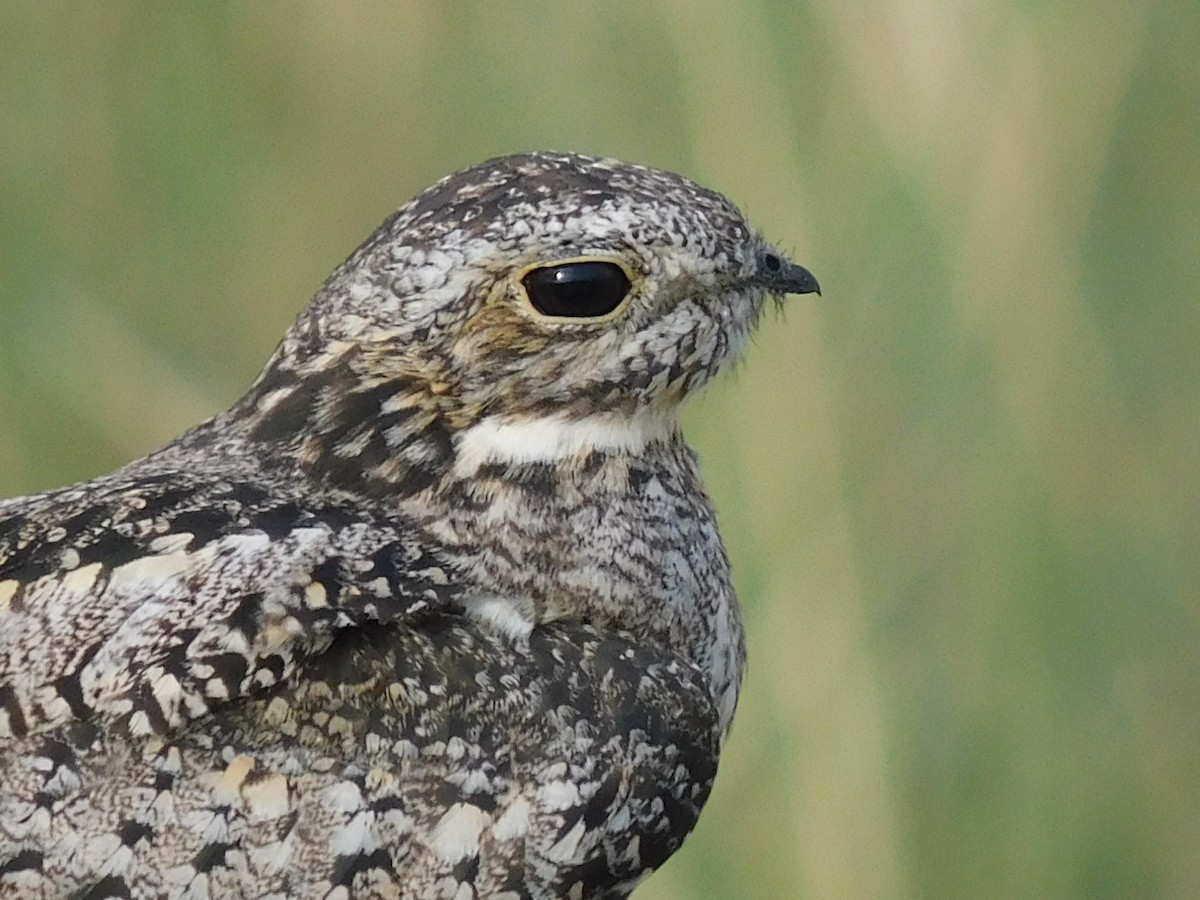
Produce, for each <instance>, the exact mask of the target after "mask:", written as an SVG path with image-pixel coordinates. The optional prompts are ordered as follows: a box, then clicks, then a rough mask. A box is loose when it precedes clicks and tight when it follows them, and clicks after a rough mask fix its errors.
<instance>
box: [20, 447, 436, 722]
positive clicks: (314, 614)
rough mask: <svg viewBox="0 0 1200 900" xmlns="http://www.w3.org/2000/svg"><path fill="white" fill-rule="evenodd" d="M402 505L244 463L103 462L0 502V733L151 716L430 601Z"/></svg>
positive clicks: (423, 558) (239, 691)
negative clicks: (315, 488) (316, 492)
mask: <svg viewBox="0 0 1200 900" xmlns="http://www.w3.org/2000/svg"><path fill="white" fill-rule="evenodd" d="M448 582H449V578H448V576H447V573H446V570H445V568H444V567H443V564H442V560H441V559H440V558H439V555H438V553H437V549H436V548H435V547H431V546H430V544H429V543H428V540H427V539H425V538H423V537H422V536H421V535H420V534H419V533H418V531H417V529H415V528H413V527H411V525H409V524H408V523H406V522H405V521H404V520H402V519H399V518H396V517H391V516H388V515H383V514H381V513H380V512H379V511H377V510H366V509H363V508H361V507H360V506H355V505H353V504H349V503H344V502H339V501H337V500H336V499H333V498H329V497H323V498H319V497H314V496H305V495H304V494H303V493H301V492H292V491H287V490H280V489H279V488H278V486H272V485H271V484H269V483H264V482H263V480H261V479H257V478H254V477H240V478H233V477H215V476H213V475H210V474H206V473H204V472H192V473H189V472H188V471H186V470H183V469H179V470H173V471H154V470H151V471H148V472H139V471H137V470H133V471H130V472H119V473H116V474H114V475H113V476H109V477H107V478H105V479H100V480H97V481H94V482H89V483H86V484H83V485H79V486H75V487H71V488H66V489H63V490H59V491H54V492H51V493H47V494H40V495H35V496H31V497H25V498H17V499H16V500H13V501H8V502H7V503H6V504H4V505H3V506H0V650H2V651H3V652H0V735H3V734H9V735H17V736H19V735H21V734H24V733H26V732H29V731H37V730H44V729H45V728H48V727H53V726H54V725H56V724H59V723H62V722H65V721H69V720H72V719H82V718H86V719H92V720H97V721H99V722H112V723H115V724H116V725H117V726H118V727H119V728H120V729H122V730H125V731H128V732H129V733H131V734H145V733H152V732H158V733H161V732H165V731H168V730H170V729H172V728H174V727H176V726H178V725H181V724H183V723H185V722H187V721H191V720H194V719H196V718H197V717H199V716H201V715H204V714H205V713H206V712H207V711H208V710H209V708H210V707H211V706H212V705H214V704H219V703H221V702H224V701H228V700H231V699H233V698H236V697H240V696H244V695H246V694H249V693H253V692H255V691H256V690H261V689H266V688H270V687H271V686H273V685H275V684H277V683H279V682H281V681H282V680H284V679H285V678H287V677H288V676H289V675H290V674H291V672H292V671H293V670H294V669H295V667H296V665H297V664H298V663H299V662H300V661H301V660H302V659H304V658H305V657H306V656H308V655H310V654H313V653H318V652H320V651H321V649H323V647H324V646H326V645H327V644H328V642H329V641H330V640H331V639H332V637H333V635H334V634H335V633H336V632H337V631H338V630H339V629H341V628H344V627H348V626H352V625H354V624H358V623H361V622H366V621H387V620H394V619H398V618H402V617H404V616H406V615H411V614H414V613H417V612H419V611H420V610H422V609H427V608H437V607H439V606H440V605H442V604H444V603H445V602H446V597H447V592H448V587H447V585H448Z"/></svg>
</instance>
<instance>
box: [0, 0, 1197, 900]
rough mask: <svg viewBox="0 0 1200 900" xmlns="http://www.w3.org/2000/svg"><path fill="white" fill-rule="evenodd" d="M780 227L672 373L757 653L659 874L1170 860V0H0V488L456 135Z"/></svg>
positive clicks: (272, 333) (1118, 870)
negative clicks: (575, 153)
mask: <svg viewBox="0 0 1200 900" xmlns="http://www.w3.org/2000/svg"><path fill="white" fill-rule="evenodd" d="M535 147H547V148H562V149H575V150H581V151H587V152H593V153H602V154H612V155H616V156H620V157H623V158H627V159H630V160H635V161H640V162H645V163H650V164H653V165H658V166H662V167H666V168H670V169H674V170H677V171H681V172H683V173H686V174H688V175H690V176H692V177H694V178H696V179H698V180H700V181H701V182H703V183H704V184H706V185H709V186H712V187H715V188H717V189H719V190H722V191H724V192H725V193H727V194H729V195H730V196H731V197H733V198H734V199H735V200H736V201H737V202H738V203H739V204H741V205H742V206H743V208H744V209H745V210H746V211H747V212H748V213H749V214H750V216H751V217H752V219H753V220H754V221H755V222H756V223H757V224H758V226H759V227H760V228H761V229H762V230H763V231H764V232H765V233H766V234H767V235H768V236H769V237H770V238H772V239H773V240H775V241H777V242H778V243H779V244H780V245H781V246H782V247H784V248H785V249H787V250H790V251H793V252H794V254H795V256H796V258H797V259H798V260H799V261H801V262H803V263H805V264H806V265H808V266H810V267H811V268H812V270H813V271H814V272H815V273H816V274H817V275H818V277H819V278H820V280H821V284H822V285H823V287H824V289H825V295H824V297H822V298H815V297H803V298H794V299H792V300H790V301H789V302H788V305H787V308H786V309H785V311H784V313H783V314H782V316H780V317H778V319H774V318H772V320H770V321H767V322H766V323H765V326H764V328H763V329H762V331H761V334H760V336H759V338H758V340H757V341H756V343H755V345H754V346H753V347H752V348H751V351H750V353H749V354H748V358H747V360H746V362H745V364H744V365H742V366H740V367H739V368H738V370H737V372H736V373H735V374H734V375H732V376H729V377H726V378H725V379H724V380H723V381H722V382H721V383H720V384H719V385H718V386H716V387H715V388H714V389H713V390H712V391H710V392H709V393H708V394H707V395H706V396H704V397H703V398H701V399H700V400H699V401H698V402H696V403H695V404H694V405H693V406H692V408H691V409H690V411H689V415H688V425H689V428H690V433H691V435H692V437H693V439H694V442H695V443H696V444H697V446H698V447H699V449H700V451H701V454H702V457H703V460H704V463H705V466H706V470H707V473H708V476H709V481H710V485H711V489H712V492H713V494H714V496H715V499H716V502H717V506H718V509H719V511H720V514H721V519H722V523H723V527H724V530H725V534H726V537H727V540H728V543H729V546H730V551H731V554H732V556H733V559H734V563H735V566H736V574H737V578H738V581H739V586H740V591H741V595H742V598H743V600H744V602H745V606H746V615H747V620H748V626H749V631H750V649H751V653H752V661H751V670H750V675H749V680H748V682H747V684H746V689H745V693H744V695H743V703H742V708H741V711H740V715H739V719H738V722H737V725H736V728H735V731H734V734H733V736H732V738H731V740H730V743H729V745H728V748H727V752H726V755H725V758H724V759H723V760H722V772H721V777H720V778H719V780H718V784H717V788H716V790H715V792H714V795H713V798H712V801H711V804H710V806H709V808H708V810H707V812H706V814H705V817H704V818H703V820H702V822H701V824H700V826H699V828H698V829H697V831H696V834H695V835H694V836H693V838H692V839H691V840H690V841H689V843H688V844H687V846H686V847H685V849H684V850H683V851H682V852H681V853H680V854H679V855H678V856H677V857H676V858H675V859H674V860H672V861H671V862H670V863H669V864H668V865H667V866H666V867H665V868H664V869H663V871H662V872H661V873H660V874H658V875H656V876H655V877H654V878H652V879H651V880H650V881H649V882H648V883H647V885H646V886H645V887H644V888H643V889H642V890H641V891H640V893H639V894H638V896H639V897H640V898H642V900H666V898H687V900H692V898H695V900H700V898H731V897H745V898H793V897H795V898H807V897H815V898H826V897H830V898H841V897H846V898H886V897H1151V896H1162V897H1181V898H1183V897H1196V896H1200V621H1198V617H1200V602H1198V601H1200V587H1198V586H1200V571H1198V569H1200V564H1198V559H1200V556H1198V553H1197V550H1198V549H1200V548H1198V546H1197V544H1198V538H1200V520H1198V515H1197V514H1198V512H1200V466H1198V465H1197V459H1196V456H1197V444H1198V438H1200V303H1198V300H1200V4H1197V3H1196V0H1162V2H1156V0H1140V2H1138V0H1133V2H1120V0H1109V2H1101V3H1082V2H1070V0H1051V2H1044V3H1031V2H1016V0H1010V2H998V0H974V2H970V3H953V2H951V3H944V4H937V3H932V2H929V0H904V2H894V3H890V4H886V5H884V4H869V3H863V2H856V0H814V2H811V3H807V4H796V3H785V2H753V3H752V2H747V3H717V2H712V3H703V2H684V0H678V2H644V0H643V2H638V3H632V2H612V3H605V4H599V3H589V4H583V3H573V2H572V3H561V4H549V3H545V4H534V3H524V2H509V3H475V4H470V3H437V2H427V3H394V4H390V5H385V4H371V5H351V4H349V3H340V4H333V3H328V4H318V3H296V2H287V3H283V2H271V3H247V4H236V5H235V4H224V3H207V4H205V5H203V6H200V5H197V6H187V5H181V4H174V3H163V4H157V3H155V4H151V3H144V4H128V3H104V4H101V3H87V4H84V3H80V4H77V5H62V4H56V3H33V2H25V3H11V4H5V5H4V6H3V7H0V385H2V389H0V495H9V494H16V493H22V492H30V491H37V490H42V489H45V488H49V487H52V486H55V485H59V484H62V483H64V482H68V481H72V480H78V479H83V478H87V477H89V476H92V475H96V474H98V473H101V472H103V471H105V470H108V469H110V468H112V467H114V466H116V465H118V464H119V463H121V462H123V461H125V460H128V459H130V458H132V457H134V456H136V455H138V454H141V453H143V452H145V451H147V450H150V449H151V448H153V447H154V446H156V445H157V444H159V443H160V442H162V441H164V440H166V439H168V438H169V437H171V436H172V435H174V434H176V433H177V432H179V431H180V430H181V429H183V428H184V427H185V426H187V425H189V424H191V423H193V422H195V421H197V420H199V419H201V418H203V417H206V416H207V415H209V414H211V413H213V412H215V411H216V410H218V409H220V408H222V407H223V406H225V405H227V404H229V403H230V402H232V401H233V400H234V399H235V398H236V397H237V396H238V395H239V392H240V391H241V390H243V389H244V388H245V387H246V386H247V385H248V383H249V382H250V381H251V380H252V378H253V377H254V375H255V374H256V372H257V370H258V367H259V366H260V365H261V364H262V362H264V361H265V359H266V357H267V356H268V354H269V353H270V352H271V350H272V348H273V346H274V344H275V341H276V340H277V339H278V338H279V336H280V335H281V334H282V332H283V330H284V328H285V327H286V326H287V324H288V323H289V321H290V320H291V319H292V317H293V316H294V315H295V314H296V312H297V311H298V310H299V309H300V307H301V306H302V304H303V303H304V301H305V300H306V299H307V297H308V296H309V295H310V294H311V293H312V292H313V291H314V290H315V289H316V288H317V286H318V285H319V284H320V283H321V281H322V280H323V279H324V277H325V276H326V275H327V274H328V273H329V272H330V271H331V270H332V268H333V267H334V266H335V265H336V264H337V263H339V262H340V261H341V260H342V259H343V257H344V256H345V255H347V254H348V252H349V251H350V250H352V249H353V248H354V247H355V246H356V245H357V244H358V242H359V241H360V240H361V239H362V238H364V237H365V236H366V235H367V234H368V233H369V232H370V231H371V230H373V228H374V227H375V226H376V225H377V224H378V223H379V222H380V221H381V220H382V219H383V218H384V217H385V216H386V215H387V214H388V213H389V212H390V211H391V210H392V209H393V208H394V207H395V206H397V205H398V204H399V203H400V202H402V201H403V200H405V199H406V198H408V197H409V196H411V195H412V194H413V193H415V192H416V191H417V190H419V189H420V188H422V187H424V186H425V185H426V184H428V183H429V182H431V181H433V180H434V179H435V178H437V177H439V176H441V175H443V174H446V173H448V172H450V171H451V170H454V169H457V168H460V167H462V166H465V165H468V164H470V163H473V162H477V161H479V160H482V159H484V158H487V157H490V156H495V155H498V154H501V153H506V152H510V151H516V150H523V149H529V148H535Z"/></svg>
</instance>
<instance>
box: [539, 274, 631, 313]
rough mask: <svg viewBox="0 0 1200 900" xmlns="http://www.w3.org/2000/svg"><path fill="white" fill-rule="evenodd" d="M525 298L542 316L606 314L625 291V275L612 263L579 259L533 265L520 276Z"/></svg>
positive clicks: (622, 298)
mask: <svg viewBox="0 0 1200 900" xmlns="http://www.w3.org/2000/svg"><path fill="white" fill-rule="evenodd" d="M521 283H522V284H524V285H525V291H526V293H528V294H529V302H530V303H532V304H533V308H534V309H536V310H537V311H538V312H540V313H541V314H542V315H545V316H555V317H558V318H566V319H590V318H595V317H597V316H606V315H608V314H609V313H610V312H612V311H613V310H614V309H616V308H617V307H618V306H620V305H621V301H622V300H624V299H625V295H626V294H628V293H629V278H628V277H627V276H626V275H625V270H624V269H622V268H621V267H620V266H618V265H617V264H616V263H610V262H598V261H583V262H568V263H559V264H558V265H553V266H543V267H542V268H540V269H534V270H533V271H532V272H530V273H529V274H527V275H526V276H525V277H524V278H522V279H521Z"/></svg>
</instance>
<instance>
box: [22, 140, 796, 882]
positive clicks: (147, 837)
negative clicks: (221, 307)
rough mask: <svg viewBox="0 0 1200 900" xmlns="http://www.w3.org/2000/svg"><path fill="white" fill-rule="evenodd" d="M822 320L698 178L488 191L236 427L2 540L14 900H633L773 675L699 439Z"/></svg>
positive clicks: (456, 214) (299, 336) (309, 333)
mask: <svg viewBox="0 0 1200 900" xmlns="http://www.w3.org/2000/svg"><path fill="white" fill-rule="evenodd" d="M816 290H817V283H816V281H815V280H814V279H813V277H812V276H811V275H810V274H809V273H808V272H807V271H806V270H805V269H803V268H801V267H799V266H797V265H795V264H793V263H791V262H789V261H788V260H787V259H786V258H785V257H784V256H783V255H782V254H780V253H779V251H777V250H775V249H773V248H772V247H771V246H769V245H768V244H766V243H765V242H764V241H763V240H762V239H761V238H760V237H759V236H758V235H757V234H756V233H755V232H754V231H753V230H752V229H751V228H750V227H749V226H748V225H747V224H746V222H745V220H744V219H743V217H742V216H741V214H740V213H739V212H738V210H737V209H736V208H735V207H734V206H733V205H732V204H731V203H730V202H729V201H728V200H726V199H725V198H724V197H722V196H720V195H719V194H716V193H713V192H711V191H708V190H705V189H703V188H701V187H699V186H697V185H695V184H693V183H692V182H690V181H687V180H685V179H683V178H681V177H679V176H677V175H672V174H669V173H666V172H660V171H655V170H652V169H647V168H643V167H639V166H631V165H626V164H624V163H620V162H616V161H614V160H604V159H593V158H589V157H584V156H575V155H570V154H558V153H529V154H524V155H519V156H510V157H505V158H502V159H497V160H493V161H491V162H487V163H484V164H482V165H480V166H477V167H475V168H473V169H468V170H466V171H464V172H460V173H459V174H457V175H452V176H450V177H449V178H446V179H444V180H443V181H441V182H439V183H437V184H435V185H434V186H433V187H431V188H429V189H428V190H426V191H425V192H424V193H422V194H420V195H419V196H418V197H416V199H414V200H413V201H411V202H410V203H409V204H408V205H406V206H404V207H403V208H402V209H400V211H399V212H397V213H396V214H395V215H393V216H392V217H391V218H390V219H388V220H387V221H386V222H385V223H384V224H383V226H382V227H381V228H380V229H379V230H378V231H376V232H375V234H374V235H373V236H372V237H371V238H370V239H368V240H367V242H366V243H365V244H363V245H362V246H361V247H359V249H358V250H357V251H355V253H354V254H353V255H352V256H351V257H350V259H349V260H347V261H346V263H345V264H343V265H342V266H341V267H340V268H339V269H338V270H337V271H336V272H335V273H334V274H333V276H332V277H331V278H330V279H329V281H328V282H326V284H325V285H324V287H322V288H321V290H320V291H319V292H318V293H317V295H316V297H315V299H314V300H313V301H312V303H311V305H310V306H309V307H308V309H307V311H306V312H304V314H303V315H302V316H301V317H300V319H299V320H298V321H297V322H296V324H295V325H294V326H293V327H292V328H291V330H290V331H288V333H287V335H286V336H285V337H284V339H283V342H282V343H281V344H280V346H279V348H278V350H277V351H276V352H275V355H274V356H273V357H272V359H271V361H270V362H269V363H268V365H267V367H266V369H265V371H264V372H263V374H262V375H261V376H260V378H259V379H258V381H257V383H255V385H254V386H253V387H252V388H251V389H250V392H249V393H248V394H247V395H246V396H245V397H244V398H243V399H242V400H241V401H240V402H238V403H237V404H236V405H235V406H234V407H233V408H232V409H231V410H229V411H228V412H225V413H222V414H221V415H218V416H217V417H215V418H214V419H212V420H210V421H208V422H205V423H204V424H202V425H199V426H197V427H196V428H194V429H192V430H191V431H189V432H187V433H186V434H184V435H183V436H182V437H181V438H179V439H178V440H176V441H174V442H172V443H170V444H168V445H167V446H166V447H164V448H162V449H161V450H158V451H157V452H155V453H152V454H151V455H149V456H147V457H145V458H144V459H140V460H138V461H136V462H133V463H130V464H129V465H127V466H125V467H124V468H122V469H119V470H118V471H116V472H113V473H112V474H110V475H106V476H104V477H102V478H97V479H95V480H94V481H89V482H87V483H84V484H80V485H76V486H74V487H69V488H64V489H62V490H57V491H52V492H50V493H46V494H39V495H36V496H30V497H18V498H15V499H12V500H7V501H4V502H0V896H2V897H75V898H85V897H86V898H100V897H137V898H142V897H146V898H150V897H170V898H204V897H212V898H224V897H237V898H252V897H254V898H257V897H272V898H352V897H355V898H358V897H380V898H434V897H445V898H457V900H462V898H470V897H492V898H549V897H568V898H617V897H626V896H628V894H629V893H630V892H631V891H632V890H633V888H634V886H635V885H636V884H637V883H638V881H639V880H640V879H641V878H643V877H644V876H645V875H646V874H647V873H649V872H650V871H652V870H653V869H655V868H656V867H657V866H659V865H661V864H662V863H663V861H664V860H666V859H667V857H668V856H670V855H671V853H673V852H674V851H675V850H676V848H678V847H679V845H680V843H681V842H682V841H683V839H684V837H685V836H686V835H687V833H688V832H689V831H690V830H691V828H692V826H693V825H694V824H695V822H696V818H697V816H698V815H699V812H700V808H701V806H702V805H703V804H704V802H705V799H706V798H707V796H708V793H709V788H710V786H711V784H712V780H713V777H714V774H715V772H716V766H717V758H718V754H719V751H720V748H721V745H722V742H723V740H724V737H725V735H726V733H727V732H728V730H729V725H730V721H731V719H732V717H733V712H734V706H735V704H736V701H737V695H738V687H739V684H740V681H741V675H742V667H743V662H744V658H745V645H744V639H743V633H742V625H741V620H740V615H739V612H738V606H737V602H736V600H735V598H734V593H733V588H732V585H731V582H730V577H729V562H728V560H727V558H726V554H725V551H724V548H723V546H722V544H721V538H720V535H719V534H718V532H717V526H716V521H715V519H714V516H713V511H712V508H711V506H710V504H709V501H708V498H707V497H706V496H705V493H704V490H703V487H702V486H701V482H700V477H699V474H698V472H697V465H696V459H695V456H694V455H693V453H692V451H691V450H690V449H689V448H688V446H687V445H686V444H685V443H684V441H683V438H682V436H681V434H680V426H679V415H678V412H679V407H680V404H681V402H682V401H683V400H684V399H685V398H686V397H687V396H688V395H690V394H692V393H693V392H694V391H696V390H697V389H698V388H699V387H701V386H702V385H704V384H705V383H706V382H708V381H709V380H710V379H711V378H712V377H713V376H714V375H715V374H716V373H717V371H718V370H719V369H720V368H721V367H722V366H723V365H724V364H725V363H727V362H728V361H730V360H731V359H732V358H733V357H734V356H736V355H737V353H738V352H739V351H740V349H741V348H742V346H743V345H744V344H745V343H746V339H747V336H748V335H749V334H750V331H751V329H752V328H753V327H754V325H755V323H756V321H757V319H758V318H759V315H760V312H761V311H762V309H763V306H764V303H765V300H766V298H768V297H770V296H776V297H778V296H780V295H783V294H788V293H806V292H811V291H816Z"/></svg>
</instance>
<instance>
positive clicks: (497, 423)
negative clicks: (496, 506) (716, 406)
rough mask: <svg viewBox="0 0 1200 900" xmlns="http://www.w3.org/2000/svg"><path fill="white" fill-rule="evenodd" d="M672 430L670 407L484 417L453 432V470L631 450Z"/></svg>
mask: <svg viewBox="0 0 1200 900" xmlns="http://www.w3.org/2000/svg"><path fill="white" fill-rule="evenodd" d="M678 432H679V418H678V416H677V415H676V414H675V413H673V412H672V413H662V412H654V413H651V412H639V413H636V414H634V415H632V416H623V415H618V414H616V413H604V414H600V413H597V414H596V415H592V416H586V417H584V418H582V419H567V418H564V417H562V416H541V417H538V418H529V419H522V420H513V419H510V418H506V417H502V416H489V417H488V418H486V419H483V420H482V421H480V422H477V423H476V424H474V425H472V426H471V427H470V428H468V429H466V430H465V431H464V432H463V433H462V434H460V435H459V436H458V459H457V460H456V462H455V464H454V470H455V474H456V475H458V476H459V477H466V476H470V475H471V474H472V473H474V472H476V471H477V470H478V469H479V467H480V466H482V465H484V464H486V463H516V464H520V463H554V462H560V461H562V460H564V459H569V458H570V457H573V456H579V455H581V454H585V453H590V452H592V451H594V450H596V451H601V452H610V453H611V452H617V453H632V454H637V453H640V452H641V451H642V450H643V449H645V447H646V445H647V444H651V443H653V442H655V441H667V440H670V439H671V438H672V437H674V436H675V435H676V434H678Z"/></svg>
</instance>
